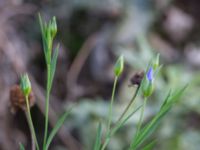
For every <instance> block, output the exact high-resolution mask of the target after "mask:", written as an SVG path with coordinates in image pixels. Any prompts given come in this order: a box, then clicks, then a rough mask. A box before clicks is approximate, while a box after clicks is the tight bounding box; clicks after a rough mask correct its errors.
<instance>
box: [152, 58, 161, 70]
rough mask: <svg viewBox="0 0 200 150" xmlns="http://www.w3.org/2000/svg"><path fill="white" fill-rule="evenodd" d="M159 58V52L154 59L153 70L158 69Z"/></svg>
mask: <svg viewBox="0 0 200 150" xmlns="http://www.w3.org/2000/svg"><path fill="white" fill-rule="evenodd" d="M159 58H160V54H157V55H156V57H155V58H154V59H153V61H152V66H153V70H156V69H157V68H158V66H159Z"/></svg>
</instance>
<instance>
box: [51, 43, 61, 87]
mask: <svg viewBox="0 0 200 150" xmlns="http://www.w3.org/2000/svg"><path fill="white" fill-rule="evenodd" d="M58 50H59V45H58V46H57V47H56V48H55V51H54V54H53V58H52V60H51V72H50V87H51V85H52V82H53V78H54V75H55V70H56V64H57V58H58Z"/></svg>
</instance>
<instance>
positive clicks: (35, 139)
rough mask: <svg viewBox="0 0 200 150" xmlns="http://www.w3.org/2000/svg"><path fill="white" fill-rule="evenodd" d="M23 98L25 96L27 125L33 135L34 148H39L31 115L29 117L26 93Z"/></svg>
mask: <svg viewBox="0 0 200 150" xmlns="http://www.w3.org/2000/svg"><path fill="white" fill-rule="evenodd" d="M25 98H26V107H27V115H28V117H27V119H28V125H29V128H30V130H31V136H33V138H34V142H35V145H36V149H37V150H39V145H38V142H37V137H36V134H35V129H34V126H33V120H32V117H31V112H30V105H29V99H28V96H27V95H26V96H25Z"/></svg>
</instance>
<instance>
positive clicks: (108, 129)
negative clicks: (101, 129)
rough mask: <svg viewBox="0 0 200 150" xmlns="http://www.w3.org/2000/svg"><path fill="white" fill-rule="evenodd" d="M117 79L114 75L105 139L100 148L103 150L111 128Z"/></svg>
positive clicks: (107, 141)
mask: <svg viewBox="0 0 200 150" xmlns="http://www.w3.org/2000/svg"><path fill="white" fill-rule="evenodd" d="M117 81H118V76H116V77H115V80H114V83H113V89H112V96H111V102H110V107H109V116H108V125H107V134H106V140H105V142H104V143H103V146H102V148H101V150H104V149H105V148H106V146H107V145H108V143H109V141H110V131H111V130H110V129H111V121H112V111H113V102H114V97H115V91H116V86H117Z"/></svg>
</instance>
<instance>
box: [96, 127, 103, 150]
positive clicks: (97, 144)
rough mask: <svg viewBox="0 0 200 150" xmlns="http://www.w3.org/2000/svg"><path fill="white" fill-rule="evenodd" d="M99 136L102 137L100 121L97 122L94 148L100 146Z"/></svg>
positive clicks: (97, 149)
mask: <svg viewBox="0 0 200 150" xmlns="http://www.w3.org/2000/svg"><path fill="white" fill-rule="evenodd" d="M101 137H102V126H101V123H99V126H98V130H97V135H96V141H95V145H94V150H100V148H101Z"/></svg>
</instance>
